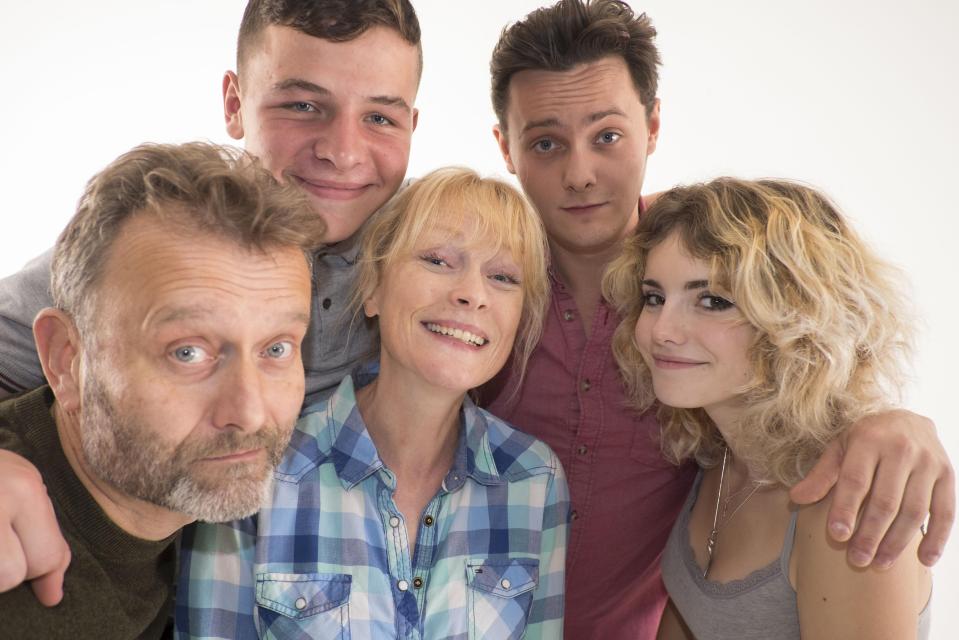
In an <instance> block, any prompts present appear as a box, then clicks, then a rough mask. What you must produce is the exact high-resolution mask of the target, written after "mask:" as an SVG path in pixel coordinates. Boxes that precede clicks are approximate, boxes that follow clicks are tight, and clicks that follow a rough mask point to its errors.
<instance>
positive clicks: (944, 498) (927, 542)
mask: <svg viewBox="0 0 959 640" xmlns="http://www.w3.org/2000/svg"><path fill="white" fill-rule="evenodd" d="M955 481H956V478H955V473H954V471H953V469H952V467H951V466H949V467H948V469H947V473H945V474H943V476H942V477H940V479H939V480H938V481H937V482H936V484H935V488H934V489H933V493H932V504H931V506H930V508H929V525H928V526H927V527H926V535H925V536H924V537H923V539H922V543H921V544H920V545H919V561H920V562H922V563H923V564H924V565H926V566H927V567H931V566H932V565H934V564H935V563H936V561H937V560H939V558H940V557H941V556H942V551H943V549H944V548H945V546H946V539H947V538H948V537H949V532H950V530H952V525H953V522H954V521H955V519H956V484H955Z"/></svg>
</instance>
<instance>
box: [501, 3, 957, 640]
mask: <svg viewBox="0 0 959 640" xmlns="http://www.w3.org/2000/svg"><path fill="white" fill-rule="evenodd" d="M655 35H656V32H655V30H654V29H653V27H652V25H651V23H650V21H649V19H647V18H646V16H645V14H644V15H640V16H636V15H634V14H633V12H632V11H631V10H630V9H629V7H628V6H627V5H625V4H623V3H620V2H616V1H614V0H593V1H591V2H584V1H583V0H560V2H558V3H557V4H555V5H553V6H551V7H547V8H543V9H539V10H537V11H534V12H533V13H531V14H530V15H528V16H527V17H526V18H525V19H524V20H522V21H520V22H518V23H515V24H513V25H511V26H510V27H508V28H507V29H506V30H504V32H503V34H502V35H501V37H500V40H499V42H498V44H497V45H496V48H495V49H494V52H493V59H492V63H491V65H490V67H491V71H492V99H493V108H494V111H495V112H496V116H497V119H498V124H497V125H496V126H495V127H494V135H495V137H496V140H497V143H498V144H499V147H500V150H501V151H502V154H503V158H504V159H505V161H506V166H507V168H508V170H509V171H510V172H511V173H514V174H516V176H517V177H518V178H519V181H520V182H521V184H522V185H523V189H524V190H525V191H526V194H527V195H528V196H529V197H530V199H531V200H532V201H533V203H534V204H535V206H536V208H537V210H538V211H539V213H540V215H541V216H542V219H543V222H544V224H545V226H546V231H547V234H548V236H549V242H550V253H551V258H552V264H551V278H552V292H553V295H552V300H551V302H550V309H549V312H548V315H547V319H546V327H545V330H544V333H543V338H542V340H541V342H540V344H539V346H538V347H537V350H536V351H534V352H533V355H532V357H531V358H530V361H529V365H528V368H527V372H526V377H525V382H524V383H523V384H522V386H521V387H520V389H519V390H518V392H516V391H515V389H516V385H517V384H519V381H518V380H517V379H515V378H514V377H513V376H512V375H511V373H510V372H509V371H508V370H507V371H504V372H502V373H501V375H500V376H499V377H498V378H497V379H496V380H494V381H493V382H492V383H490V385H489V386H488V387H487V388H485V389H484V390H483V399H484V400H485V401H486V403H487V405H488V408H489V409H490V410H491V411H492V412H493V413H494V414H496V415H498V416H501V417H503V418H505V419H507V420H509V421H510V422H512V423H513V424H515V425H516V426H517V427H519V428H520V429H523V430H525V431H528V432H529V433H531V434H533V435H535V436H536V437H539V438H541V439H543V440H545V441H546V442H547V443H549V445H550V446H551V447H552V448H553V449H554V450H555V451H556V452H557V454H558V455H559V456H560V459H561V460H562V462H563V465H564V467H565V469H566V473H567V476H568V479H569V485H570V490H571V493H572V509H573V510H572V513H571V518H572V520H573V522H572V529H571V539H570V544H569V551H568V556H567V574H566V575H567V590H566V637H568V638H573V639H575V640H580V639H581V638H603V639H606V640H608V639H610V638H624V639H626V638H629V639H631V640H634V639H636V638H653V637H655V635H656V629H657V626H658V623H659V618H660V615H661V612H662V608H663V605H664V604H665V601H666V594H665V590H664V589H663V587H662V586H661V582H660V577H659V555H660V553H661V552H662V549H663V548H664V546H665V543H666V539H667V537H668V535H669V531H670V529H671V527H672V524H673V520H674V519H675V517H676V514H677V512H678V510H679V508H680V507H681V505H682V502H683V499H684V497H685V496H686V494H687V492H688V490H689V487H690V484H691V482H692V479H693V477H694V470H693V469H692V468H689V467H682V468H676V467H673V466H671V465H669V464H668V463H667V462H666V461H665V460H664V459H663V458H662V456H661V455H660V451H659V446H658V444H657V442H656V435H657V434H658V431H659V427H658V425H657V424H656V420H655V417H654V415H652V414H650V413H647V414H645V415H643V416H638V415H636V414H635V413H634V412H632V411H631V410H630V409H629V407H627V406H626V400H625V396H624V393H623V388H622V384H621V380H620V377H619V375H618V372H617V370H616V364H615V362H614V360H613V356H612V352H611V348H610V343H611V339H612V335H613V331H614V330H615V328H616V325H617V324H618V323H619V318H617V317H616V314H615V311H614V310H613V309H611V308H610V307H609V306H608V305H607V304H606V302H605V301H604V300H603V299H602V295H601V281H602V276H603V272H604V271H605V269H606V266H607V264H608V263H609V262H610V261H611V260H612V259H613V258H614V257H615V256H616V254H617V252H618V251H619V249H620V243H621V241H622V240H623V238H624V237H625V236H626V235H627V234H629V233H630V232H631V231H632V230H633V229H634V228H635V226H636V224H637V221H638V220H639V216H640V215H641V212H642V209H643V200H642V198H641V196H640V192H641V188H642V184H643V176H644V173H645V165H646V158H647V157H648V156H649V154H651V153H652V152H653V151H654V150H655V148H656V142H657V137H658V134H659V100H658V99H657V98H656V85H657V66H658V64H659V54H658V52H657V50H656V47H655V44H654V42H653V39H654V37H655ZM910 433H911V437H918V438H920V439H927V441H928V442H930V443H931V442H934V441H935V436H934V432H933V429H932V428H931V423H929V421H928V420H925V419H924V418H920V417H919V416H915V415H913V414H906V413H905V412H895V413H887V414H883V415H880V416H876V417H873V418H870V419H869V420H864V421H862V423H860V424H859V425H857V426H856V427H855V428H854V431H853V435H852V436H851V438H850V441H849V444H848V446H849V447H855V449H854V450H853V452H852V454H847V455H846V456H845V460H843V461H842V465H843V476H844V477H847V478H855V477H866V478H870V479H872V478H873V470H874V466H873V464H874V461H875V460H876V458H878V457H879V456H880V455H888V456H890V457H889V458H884V460H887V461H889V462H884V463H883V466H882V467H881V468H880V473H879V474H878V475H876V479H875V483H874V485H873V487H874V488H873V491H872V499H871V501H870V502H869V504H868V505H867V507H866V509H865V511H864V512H863V518H862V520H861V523H860V530H859V531H858V532H857V535H856V538H855V539H854V540H853V543H852V544H851V545H850V547H849V548H850V561H851V562H853V563H854V564H856V565H865V564H869V562H870V560H871V559H872V557H873V554H874V553H876V550H877V546H879V544H878V543H879V539H880V538H881V537H882V534H883V532H886V531H887V528H888V534H887V535H886V538H885V539H884V540H883V543H882V545H881V546H879V550H878V555H877V556H876V557H877V560H876V561H877V562H878V563H879V564H880V565H882V564H885V563H887V562H891V560H892V559H893V558H894V557H895V556H896V555H898V552H899V551H901V549H902V547H903V545H904V544H905V542H906V541H907V540H908V539H909V538H910V537H911V536H912V535H913V532H914V531H915V529H916V528H917V527H918V526H919V524H920V521H921V518H915V517H913V518H910V517H908V516H905V515H904V514H905V513H907V512H908V510H907V509H903V510H902V511H900V515H899V516H898V517H896V513H895V510H892V511H885V510H883V509H882V508H880V507H879V506H878V505H879V504H882V502H883V501H884V500H883V498H885V497H886V496H889V497H890V501H889V504H894V505H897V506H898V505H899V502H900V498H899V496H900V494H901V492H902V491H903V487H904V486H905V485H906V480H907V478H909V482H910V486H908V487H907V488H906V494H907V495H925V496H929V494H930V493H931V492H932V487H933V485H934V484H935V483H936V480H937V474H938V473H939V472H942V473H944V474H945V478H946V479H947V480H946V482H944V483H942V484H941V485H940V488H941V489H942V490H938V491H937V492H936V495H935V496H934V501H933V505H932V508H931V511H932V512H933V523H932V525H936V528H935V531H933V529H932V528H931V529H930V535H929V536H928V537H927V539H926V542H925V543H924V547H923V548H922V549H920V554H921V557H922V559H923V561H924V562H926V563H927V564H931V563H932V562H934V561H935V553H936V552H935V549H936V547H935V545H936V544H937V542H936V541H939V542H941V541H942V540H944V538H945V536H946V535H948V530H949V526H950V524H951V520H952V516H951V515H950V514H951V509H952V507H951V505H952V503H953V499H952V497H951V494H952V487H951V483H950V482H949V480H948V479H949V478H951V470H950V468H949V463H948V460H946V456H945V453H944V452H942V453H940V454H939V460H938V461H937V462H940V463H941V465H942V466H938V465H934V466H937V470H936V471H932V470H931V469H930V470H928V472H927V471H923V472H922V473H920V474H918V475H916V474H913V475H912V477H911V478H910V473H911V471H910V468H913V466H914V465H915V466H916V467H919V468H922V467H923V465H924V463H920V462H919V461H918V459H908V458H907V457H905V456H903V457H902V458H898V457H897V452H896V447H895V446H894V445H893V444H892V441H894V440H896V439H898V438H899V437H905V434H910ZM877 435H878V437H877ZM880 438H881V439H882V440H883V442H882V443H880V442H879V439H880ZM843 444H845V443H843ZM938 448H939V446H938V445H933V449H938ZM940 450H941V449H940ZM841 457H842V456H841V454H840V447H839V446H836V447H834V448H833V449H831V450H830V451H829V452H828V454H827V455H825V456H824V457H823V460H821V461H820V464H819V465H818V466H817V468H816V470H815V471H814V472H813V473H812V474H811V477H810V478H809V479H807V481H805V482H804V483H803V484H802V485H801V486H797V488H796V489H795V490H794V492H793V497H794V499H795V500H796V501H797V502H799V501H802V502H807V501H814V500H817V499H819V498H821V497H822V496H823V495H824V494H825V493H826V492H827V491H828V488H829V487H830V486H831V484H832V481H833V479H834V478H835V475H836V474H837V473H838V469H839V462H840V458H841ZM887 464H888V465H889V467H890V468H889V469H887V468H885V465H887ZM913 481H915V482H916V484H915V485H912V484H911V483H912V482H913ZM947 485H948V486H947ZM923 492H925V493H923ZM865 493H866V490H865V489H860V488H857V487H856V484H855V483H854V482H848V481H844V482H843V483H842V484H841V485H838V486H837V488H836V491H835V493H834V498H833V506H832V514H831V515H832V518H831V519H830V523H831V527H832V532H833V535H834V537H836V538H837V539H845V538H847V537H848V536H849V532H850V530H851V528H852V525H853V523H854V522H855V516H856V514H857V513H858V507H859V505H860V503H861V500H862V498H863V497H864V495H865ZM921 510H922V515H923V516H924V515H925V510H926V507H925V505H923V508H922V509H921ZM937 512H938V513H939V514H940V515H941V518H940V519H939V521H938V523H937V522H936V520H937ZM890 525H891V526H890ZM932 525H931V526H932Z"/></svg>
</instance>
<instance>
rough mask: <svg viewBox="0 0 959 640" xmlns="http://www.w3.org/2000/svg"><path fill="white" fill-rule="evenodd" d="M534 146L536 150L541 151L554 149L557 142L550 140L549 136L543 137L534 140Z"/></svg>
mask: <svg viewBox="0 0 959 640" xmlns="http://www.w3.org/2000/svg"><path fill="white" fill-rule="evenodd" d="M533 148H534V149H535V150H536V151H541V152H546V151H552V150H553V149H555V148H556V143H555V142H553V141H552V140H550V139H549V138H543V139H541V140H537V141H536V142H534V143H533Z"/></svg>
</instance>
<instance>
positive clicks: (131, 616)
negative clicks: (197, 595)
mask: <svg viewBox="0 0 959 640" xmlns="http://www.w3.org/2000/svg"><path fill="white" fill-rule="evenodd" d="M52 405H53V393H52V392H51V391H50V389H49V387H42V388H40V389H37V390H36V391H31V392H30V393H27V394H24V395H21V396H18V397H16V398H12V399H9V400H5V401H3V402H0V449H7V450H9V451H13V452H15V453H18V454H20V455H22V456H24V457H25V458H27V459H28V460H30V462H32V463H33V464H34V465H36V467H37V468H38V469H39V470H40V473H41V474H42V475H43V481H44V483H46V485H47V492H48V493H49V495H50V499H51V500H52V501H53V507H54V509H55V511H56V514H57V518H58V520H59V521H60V528H61V529H62V531H63V535H64V537H65V538H66V540H67V542H68V543H69V545H70V551H71V553H72V555H73V557H72V560H71V561H70V568H69V569H67V574H66V578H65V580H64V595H63V601H62V602H60V604H58V605H57V606H55V607H52V608H47V607H44V606H43V605H41V604H40V603H39V602H38V601H37V599H36V598H35V597H34V595H33V591H32V590H31V589H30V587H29V586H28V585H21V586H19V587H17V588H15V589H13V590H12V591H8V592H7V593H2V594H0V640H7V639H10V640H13V639H14V638H16V639H18V640H19V639H22V638H43V639H44V640H47V639H51V640H52V639H54V638H64V639H68V640H82V639H83V638H91V639H92V638H96V639H97V640H107V639H110V638H117V639H118V640H119V639H123V640H131V639H133V638H160V637H161V636H162V635H163V631H164V627H165V625H166V621H167V617H168V615H169V611H170V605H171V602H172V594H173V581H174V577H175V576H174V574H175V570H176V551H175V549H174V544H173V539H174V538H173V537H170V538H167V539H166V540H161V541H159V542H152V541H148V540H142V539H140V538H135V537H133V536H131V535H130V534H128V533H126V532H125V531H123V530H122V529H120V528H119V527H118V526H116V525H115V524H114V523H113V522H112V521H111V520H110V519H109V518H108V517H107V515H106V514H105V513H104V512H103V510H102V509H100V506H99V505H98V504H97V503H96V501H95V500H94V499H93V496H91V495H90V494H89V493H88V492H87V490H86V488H84V486H83V484H81V482H80V480H79V479H78V478H77V476H76V474H74V472H73V469H72V468H71V467H70V464H69V462H67V458H66V456H65V455H64V453H63V448H62V447H61V445H60V438H59V436H58V435H57V427H56V424H55V423H54V420H53V416H52V414H51V411H50V407H51V406H52ZM0 491H2V488H0Z"/></svg>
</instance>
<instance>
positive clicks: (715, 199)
mask: <svg viewBox="0 0 959 640" xmlns="http://www.w3.org/2000/svg"><path fill="white" fill-rule="evenodd" d="M674 233H676V234H678V235H679V239H680V241H681V244H682V245H683V246H684V248H685V249H686V250H687V251H688V252H689V254H690V255H691V256H693V257H695V258H697V259H701V260H704V261H706V262H708V263H709V265H710V282H715V283H716V284H717V285H718V286H719V287H722V288H723V289H725V290H727V291H729V292H730V293H731V294H732V298H733V300H735V302H736V306H737V307H738V308H739V310H740V311H741V312H742V314H743V316H744V317H745V318H746V320H747V321H748V322H749V323H750V324H751V325H752V326H753V327H754V328H755V329H756V338H755V340H754V342H753V344H752V345H751V347H750V348H749V353H748V357H749V360H750V362H751V363H752V379H751V380H750V381H749V382H748V383H747V384H746V385H745V386H744V387H743V388H742V389H741V393H742V399H743V401H744V404H745V405H746V407H747V409H746V412H745V413H744V415H743V418H742V422H741V424H740V425H738V431H739V432H740V433H741V434H742V435H743V438H742V442H741V443H739V442H737V445H740V446H738V447H737V448H738V449H741V451H737V453H738V455H739V456H740V458H742V459H743V460H744V462H746V463H747V464H749V465H750V468H751V469H753V470H754V472H758V473H760V474H762V475H763V478H762V479H764V480H766V481H769V482H777V483H781V484H784V485H787V486H791V485H793V484H795V483H796V482H798V481H799V480H800V479H801V478H802V477H803V475H804V474H805V472H806V471H808V469H809V467H810V466H811V465H812V464H813V463H814V462H815V460H816V459H818V457H819V456H820V454H821V453H822V451H823V449H824V448H825V446H826V444H828V443H829V442H830V441H831V440H832V439H833V438H835V437H836V436H837V435H839V434H840V433H842V431H843V430H845V429H846V428H847V427H848V426H849V425H850V424H851V423H853V422H855V420H857V419H858V418H860V417H862V416H863V415H866V414H868V413H872V412H875V411H877V410H880V409H883V408H886V407H888V406H889V401H890V398H896V397H897V396H898V393H899V390H900V385H901V384H902V381H903V379H904V372H903V370H902V367H903V364H904V362H905V361H906V360H907V356H908V355H909V354H910V353H911V344H912V336H911V331H910V323H909V319H908V318H907V317H904V314H903V308H904V306H905V305H903V304H902V291H903V288H901V285H898V281H899V280H900V274H899V273H898V271H896V270H895V269H893V268H892V267H891V266H890V265H888V264H887V263H885V262H883V261H882V260H880V259H879V258H878V257H877V256H876V255H875V254H874V253H873V252H872V251H871V250H870V249H869V248H868V247H867V246H866V245H865V243H864V242H863V241H862V240H861V239H860V238H859V236H858V235H856V233H855V232H854V231H853V230H852V229H851V228H850V227H849V225H848V223H847V222H846V221H845V220H844V219H843V218H842V216H841V215H840V214H839V213H838V212H837V210H836V208H835V207H834V206H833V205H832V204H831V203H830V202H829V200H828V199H826V197H824V196H823V195H822V194H820V193H818V192H817V191H815V190H814V189H811V188H809V187H806V186H803V185H800V184H796V183H791V182H786V181H779V180H760V181H755V182H753V181H746V180H738V179H734V178H719V179H717V180H714V181H712V182H708V183H705V184H696V185H692V186H685V187H677V188H675V189H672V190H670V191H668V192H666V193H664V194H663V195H662V196H660V197H659V198H658V199H657V200H656V202H655V203H654V204H653V205H652V206H651V207H650V208H649V210H648V211H646V212H645V213H644V214H643V215H642V216H641V218H640V222H639V226H638V227H637V229H636V233H635V235H634V236H632V237H631V238H629V239H628V240H627V242H626V246H625V249H624V251H623V253H622V254H621V255H620V257H619V258H618V259H617V260H616V261H614V263H613V264H612V265H611V266H610V269H609V270H608V272H607V274H606V276H605V279H604V282H603V290H604V294H605V296H606V297H607V299H608V300H609V301H610V302H611V304H613V305H614V306H615V307H616V309H617V310H618V312H619V314H620V317H622V318H623V321H622V323H621V324H620V326H619V327H618V329H617V331H616V334H615V337H614V340H613V352H614V355H615V357H616V360H617V362H618V364H619V366H620V368H621V369H622V372H623V376H624V379H625V383H626V388H627V395H628V397H629V399H630V401H631V403H632V404H633V405H635V406H636V407H637V408H639V409H641V410H645V409H648V408H649V407H650V406H652V405H653V404H654V402H655V397H654V395H653V390H652V384H651V380H650V372H649V369H648V368H647V366H646V364H645V363H644V362H643V359H642V357H641V356H640V353H639V351H638V349H637V347H636V344H635V341H634V337H633V335H634V328H635V326H636V322H637V319H638V318H639V315H640V313H641V312H642V310H643V295H642V284H641V283H642V280H643V277H644V271H645V263H646V259H647V256H648V255H649V251H650V250H651V249H652V248H653V247H655V246H657V245H658V244H660V243H661V242H663V241H664V240H666V239H667V238H668V237H670V236H671V235H672V234H674ZM658 412H659V418H660V424H662V425H663V427H662V446H663V452H664V454H665V455H666V457H667V458H668V459H670V460H671V461H673V462H675V463H679V462H680V461H682V460H686V459H688V458H694V459H695V460H696V461H697V462H698V463H699V464H700V466H702V467H704V468H709V467H712V466H715V465H716V464H717V463H718V462H719V460H720V459H721V458H722V451H723V447H724V445H725V443H724V442H723V440H722V437H721V435H720V434H719V431H718V430H717V429H716V428H715V426H714V425H713V423H712V421H711V420H710V419H709V417H708V416H707V415H706V413H705V411H703V410H702V409H675V408H671V407H666V406H660V407H659V409H658Z"/></svg>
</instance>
